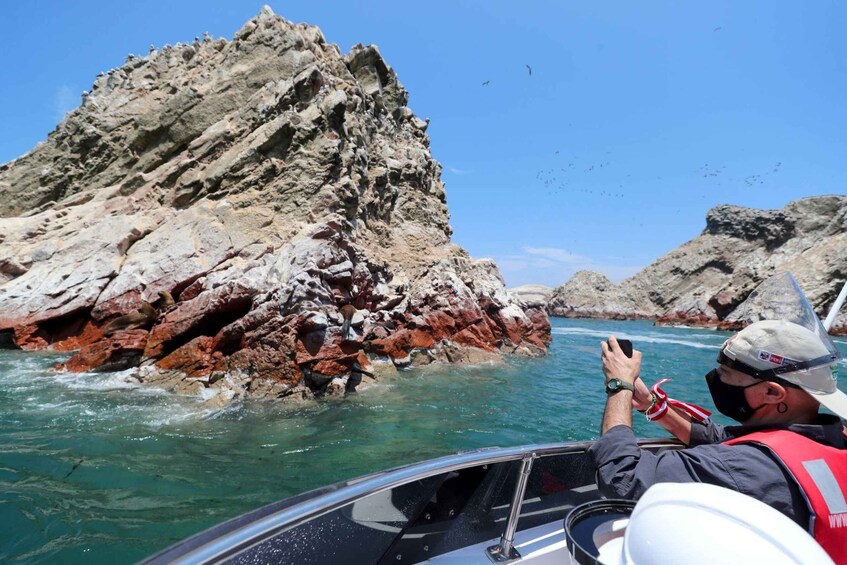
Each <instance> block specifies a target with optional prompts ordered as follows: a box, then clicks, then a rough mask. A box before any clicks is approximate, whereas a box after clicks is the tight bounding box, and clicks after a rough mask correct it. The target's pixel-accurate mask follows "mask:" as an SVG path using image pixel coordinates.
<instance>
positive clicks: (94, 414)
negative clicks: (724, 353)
mask: <svg viewBox="0 0 847 565" xmlns="http://www.w3.org/2000/svg"><path fill="white" fill-rule="evenodd" d="M552 325H553V329H552V332H553V342H552V345H551V347H550V351H549V355H547V356H546V357H543V358H539V359H526V358H510V359H507V360H506V361H505V362H504V363H499V364H487V365H480V366H472V367H468V366H462V367H459V366H429V367H423V368H416V369H409V370H404V371H401V372H400V374H399V375H398V376H396V377H392V378H389V379H386V380H382V381H380V382H378V383H375V384H370V385H369V386H367V387H366V388H364V389H362V390H360V391H359V392H357V393H355V394H352V395H348V396H346V397H344V398H331V399H326V400H320V401H315V402H309V403H305V404H286V403H268V402H259V401H248V402H243V403H238V404H233V405H231V406H229V407H227V408H225V409H219V410H211V409H207V408H205V407H204V404H203V399H202V398H199V397H185V396H175V395H173V394H170V393H167V392H165V391H162V390H158V389H154V388H149V387H142V386H138V385H130V384H127V383H126V382H125V379H124V378H123V377H124V376H123V375H122V374H120V373H84V374H68V373H57V372H55V371H54V370H53V369H52V367H53V365H55V364H56V363H58V362H60V361H62V360H64V359H65V358H66V356H67V355H66V354H64V355H59V354H54V353H24V352H18V351H0V562H4V563H63V564H64V563H86V564H96V563H109V564H114V563H134V562H136V561H138V560H140V559H143V558H145V557H147V556H149V555H151V554H153V553H155V552H156V551H158V550H160V549H163V548H165V547H167V546H169V545H171V544H173V543H175V542H177V541H179V540H181V539H183V538H185V537H187V536H189V535H192V534H194V533H197V532H199V531H202V530H204V529H206V528H208V527H210V526H212V525H214V524H216V523H218V522H221V521H223V520H226V519H228V518H231V517H233V516H237V515H239V514H241V513H244V512H246V511H248V510H251V509H254V508H256V507H259V506H262V505H265V504H268V503H271V502H274V501H276V500H279V499H282V498H285V497H288V496H291V495H294V494H297V493H300V492H303V491H306V490H309V489H313V488H316V487H319V486H323V485H326V484H330V483H334V482H337V481H341V480H345V479H350V478H353V477H357V476H359V475H363V474H366V473H371V472H373V471H377V470H380V469H384V468H388V467H394V466H397V465H402V464H407V463H413V462H417V461H421V460H424V459H428V458H432V457H437V456H441V455H446V454H450V453H454V452H458V451H463V450H471V449H477V448H482V447H491V446H512V445H520V444H528V443H546V442H558V441H574V440H590V439H595V438H597V437H598V433H599V427H600V420H601V417H602V412H603V404H604V401H605V394H604V392H603V375H602V372H601V368H600V342H601V341H602V340H604V339H606V338H607V336H609V335H615V336H617V337H620V338H625V339H629V340H631V341H632V342H633V343H634V345H635V348H636V349H639V350H641V351H642V352H643V354H644V361H643V369H642V376H643V378H644V379H645V381H646V382H647V383H648V384H650V383H652V382H654V381H656V380H658V379H660V378H672V379H673V380H672V381H671V382H670V383H668V384H667V385H666V386H665V389H666V391H667V392H668V393H669V394H670V396H672V397H675V398H679V399H684V400H687V401H690V402H694V403H697V404H700V405H702V406H704V407H706V408H708V409H712V410H713V405H712V402H711V399H710V397H709V394H708V391H707V388H706V384H705V381H704V379H703V376H704V375H705V374H706V373H707V372H708V371H709V370H710V369H711V368H713V367H714V365H715V356H716V355H717V352H718V349H719V347H720V345H721V344H722V343H723V341H724V340H725V339H726V338H727V337H728V335H729V334H727V333H722V332H715V331H710V330H704V329H694V328H671V327H655V326H653V325H652V324H651V323H650V322H647V321H625V322H624V321H594V320H564V319H553V320H552ZM837 345H838V347H839V348H840V349H841V351H842V352H843V353H845V354H847V342H845V341H844V340H843V339H839V340H837ZM844 370H845V371H847V368H845V369H844ZM841 386H843V385H841ZM635 416H636V418H635V424H634V425H635V430H636V432H637V434H638V435H640V436H643V437H664V436H665V435H666V434H664V433H663V430H662V429H661V428H659V427H658V426H657V425H655V424H651V423H649V422H647V421H646V420H645V419H644V418H643V417H641V416H640V415H639V414H635ZM716 420H718V421H719V422H722V423H729V421H728V420H726V419H725V418H723V417H722V416H720V415H717V416H716Z"/></svg>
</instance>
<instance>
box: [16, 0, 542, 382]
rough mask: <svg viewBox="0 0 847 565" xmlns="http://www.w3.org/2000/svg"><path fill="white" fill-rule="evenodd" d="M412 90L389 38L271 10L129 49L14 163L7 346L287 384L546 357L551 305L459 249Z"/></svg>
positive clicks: (178, 375) (154, 369)
mask: <svg viewBox="0 0 847 565" xmlns="http://www.w3.org/2000/svg"><path fill="white" fill-rule="evenodd" d="M407 99H408V96H407V93H406V91H405V90H404V89H403V87H402V86H401V84H400V82H399V81H398V79H397V76H396V75H395V73H394V71H393V70H392V69H391V67H389V66H388V64H387V63H386V62H385V61H384V60H383V58H382V56H381V55H380V53H379V51H378V49H377V48H376V47H375V46H369V47H364V46H362V45H357V46H355V47H353V49H352V50H351V51H350V52H349V53H347V54H346V55H342V54H341V52H340V50H339V49H338V47H337V46H335V45H333V44H329V43H327V42H326V41H325V40H324V37H323V36H322V34H321V32H320V30H319V29H318V28H316V27H311V26H308V25H305V24H296V25H295V24H292V23H290V22H288V21H286V20H284V19H283V18H281V17H279V16H277V15H275V14H273V13H272V11H271V10H270V9H269V8H263V10H262V12H261V13H260V14H259V15H258V16H257V17H256V18H254V19H252V20H250V21H248V22H247V23H246V24H245V25H244V27H242V28H241V29H240V30H239V31H238V32H237V33H236V34H235V36H234V38H233V39H232V40H231V41H227V40H224V39H212V38H210V37H208V36H207V37H204V38H203V39H196V40H195V41H194V42H193V43H191V44H177V45H175V46H167V45H166V46H164V47H162V48H159V49H153V48H151V50H150V52H149V53H148V54H146V55H144V56H133V55H130V56H128V57H127V60H126V62H125V64H124V65H123V66H122V67H121V68H118V69H112V70H111V71H109V72H108V73H104V74H101V75H99V76H98V77H97V79H96V80H95V82H94V85H93V87H92V89H91V91H90V92H86V93H83V97H82V104H81V106H80V107H79V108H77V109H76V110H74V111H72V112H71V113H70V114H68V115H67V116H66V117H65V118H64V119H63V120H62V122H61V123H60V124H59V125H58V126H57V128H56V130H55V131H53V132H52V133H51V134H50V135H49V136H48V139H47V141H46V142H44V143H41V144H39V145H38V146H36V147H35V148H34V149H33V150H32V151H30V152H29V153H27V154H26V155H24V156H22V157H20V158H18V159H16V160H14V161H12V162H10V163H7V164H5V165H2V166H0V216H2V217H0V304H2V308H0V334H2V339H0V343H6V344H13V345H15V346H17V347H21V348H25V349H40V348H48V347H49V348H53V349H55V350H77V349H78V352H77V353H76V354H75V355H74V356H73V357H72V358H71V359H70V360H69V361H68V363H67V364H66V366H65V368H66V369H68V370H74V371H83V370H91V369H100V370H114V369H124V368H128V367H136V366H139V365H140V366H141V367H142V368H143V370H139V371H136V373H135V377H136V378H139V379H141V380H146V381H157V382H160V383H162V382H164V383H166V384H167V386H169V387H171V388H176V389H179V390H183V389H187V390H191V391H195V390H199V389H203V388H214V389H215V390H216V391H217V389H221V390H224V389H225V390H226V391H227V392H226V394H228V395H230V396H232V395H234V394H239V395H240V394H247V393H253V394H257V395H263V396H280V397H281V396H287V395H292V394H294V395H298V396H301V395H302V396H309V395H311V394H315V393H322V392H326V391H333V390H344V389H349V388H351V387H353V386H354V385H355V381H356V380H357V379H361V373H359V372H358V370H359V369H364V368H366V367H367V366H368V365H369V363H370V361H372V360H374V359H377V358H387V359H391V360H393V362H394V363H393V364H394V365H398V366H403V365H405V364H408V363H411V362H412V354H415V362H417V363H420V362H429V361H433V360H444V361H452V362H460V361H463V360H465V361H468V360H470V361H478V360H480V359H483V358H486V356H488V355H492V354H497V353H499V352H508V353H523V354H539V353H543V352H544V351H545V349H546V346H547V344H548V343H549V340H550V331H549V323H548V321H547V317H546V314H545V313H544V311H543V309H542V308H532V307H527V306H525V305H524V304H523V303H522V302H521V301H520V300H518V299H513V298H511V297H510V296H509V295H508V294H507V292H506V290H505V288H504V284H503V281H502V279H501V277H500V274H499V271H498V269H497V267H496V265H494V264H493V263H492V262H490V261H488V260H473V259H472V258H470V257H469V256H468V255H467V253H466V252H465V251H463V250H462V249H461V248H459V247H458V246H456V245H454V244H453V243H451V241H450V236H451V229H450V227H449V214H448V210H447V205H446V197H445V192H444V186H443V184H442V182H441V180H440V173H441V167H440V165H439V164H438V163H437V162H435V161H434V160H433V159H432V157H431V155H430V152H429V139H428V136H427V134H426V129H427V122H426V121H425V120H421V119H420V118H418V117H416V116H415V115H414V114H413V113H412V111H411V110H410V109H409V108H408V107H407ZM421 352H423V353H421ZM351 371H352V373H351ZM351 375H352V376H351ZM357 375H358V377H357ZM351 379H352V380H351ZM218 383H227V386H226V387H223V385H222V384H218ZM222 387H223V388H222Z"/></svg>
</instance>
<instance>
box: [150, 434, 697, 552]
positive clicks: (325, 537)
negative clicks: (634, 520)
mask: <svg viewBox="0 0 847 565" xmlns="http://www.w3.org/2000/svg"><path fill="white" fill-rule="evenodd" d="M591 444H592V442H571V443H551V444H544V445H527V446H521V447H504V448H488V449H481V450H475V451H469V452H465V453H459V454H455V455H450V456H447V457H441V458H437V459H432V460H428V461H424V462H421V463H415V464H411V465H406V466H402V467H398V468H396V469H392V470H388V471H382V472H378V473H374V474H371V475H367V476H364V477H360V478H357V479H353V480H350V481H343V482H340V483H336V484H334V485H330V486H327V487H323V488H320V489H316V490H313V491H310V492H306V493H303V494H300V495H297V496H293V497H291V498H287V499H285V500H282V501H279V502H276V503H273V504H270V505H268V506H264V507H262V508H259V509H257V510H254V511H252V512H249V513H247V514H244V515H242V516H239V517H237V518H234V519H232V520H229V521H227V522H224V523H222V524H219V525H217V526H214V527H212V528H210V529H209V530H206V531H204V532H201V533H199V534H197V535H195V536H193V537H190V538H188V539H186V540H184V541H182V542H180V543H178V544H176V545H174V546H172V547H170V548H168V549H165V550H164V551H161V552H159V553H157V554H156V555H154V556H152V557H150V558H149V559H147V560H146V561H144V562H143V563H144V564H146V565H162V564H165V563H180V564H199V563H395V564H396V563H420V562H423V561H429V562H432V563H484V564H489V565H490V564H491V563H492V562H493V563H507V562H513V561H517V560H520V561H521V562H527V563H539V564H543V563H559V564H561V563H570V562H572V561H571V555H570V553H569V551H568V548H567V543H566V539H565V534H564V520H565V518H566V517H567V515H568V514H569V512H570V511H571V510H573V509H574V508H575V507H577V506H580V505H582V504H585V503H587V502H593V501H599V500H602V497H601V495H600V493H599V491H598V489H597V484H596V482H595V476H594V466H593V464H592V463H591V461H590V460H589V457H588V454H587V450H588V448H589V447H590V446H591ZM640 445H641V447H642V448H644V449H650V450H654V451H655V450H660V449H679V448H681V447H682V444H681V443H679V442H678V441H676V440H672V439H647V440H642V441H640Z"/></svg>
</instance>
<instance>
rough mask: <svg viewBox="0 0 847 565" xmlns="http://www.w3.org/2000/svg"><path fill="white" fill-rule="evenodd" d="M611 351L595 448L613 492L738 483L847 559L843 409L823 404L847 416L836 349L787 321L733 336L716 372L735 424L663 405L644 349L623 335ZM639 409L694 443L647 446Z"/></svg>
mask: <svg viewBox="0 0 847 565" xmlns="http://www.w3.org/2000/svg"><path fill="white" fill-rule="evenodd" d="M827 340H828V339H827ZM830 343H831V342H830ZM601 349H602V362H603V374H604V375H605V378H606V390H607V393H608V397H607V401H606V409H605V412H604V415H603V424H602V437H601V438H600V439H599V440H598V441H597V442H596V443H595V444H594V445H593V446H592V447H591V449H590V450H589V455H590V456H591V458H592V460H593V462H594V464H595V466H596V468H597V476H598V483H599V486H600V489H601V492H602V493H603V494H604V495H606V496H608V497H615V498H627V499H637V498H638V497H640V496H641V495H642V494H643V493H644V491H646V490H647V488H649V487H650V486H652V485H653V484H655V483H660V482H704V483H710V484H714V485H718V486H723V487H727V488H731V489H734V490H737V491H739V492H742V493H744V494H747V495H750V496H753V497H755V498H757V499H759V500H761V501H763V502H765V503H767V504H769V505H771V506H773V507H774V508H776V509H777V510H780V511H781V512H783V513H784V514H786V515H787V516H789V517H790V518H792V519H793V520H794V521H796V522H797V523H798V524H800V525H801V526H803V527H804V528H807V530H808V531H809V532H810V533H812V534H813V535H814V536H815V539H816V540H817V541H818V543H820V544H821V545H822V546H823V548H824V549H825V550H826V551H827V552H828V553H829V554H830V556H831V557H832V558H833V559H834V560H835V561H836V562H837V563H841V562H847V502H845V498H847V441H845V436H844V428H843V425H842V422H841V420H840V419H839V418H838V417H837V416H832V415H826V414H819V413H818V409H819V406H820V405H821V404H822V405H824V406H825V407H827V408H828V409H829V410H831V411H832V412H834V413H835V414H837V415H838V416H840V417H843V418H847V395H845V394H844V393H842V392H840V391H839V390H838V388H837V387H836V380H835V379H836V371H835V367H836V365H835V363H836V362H837V360H838V358H839V355H838V354H837V352H836V351H835V350H834V347H832V348H829V347H827V346H826V345H824V343H823V341H822V340H821V338H819V337H818V335H816V334H815V333H814V332H812V331H811V330H808V329H806V328H804V327H802V326H800V325H797V324H794V323H791V322H786V321H781V320H780V321H774V320H767V321H761V322H756V323H754V324H751V325H750V326H748V327H746V328H745V329H743V330H742V331H740V332H739V333H737V334H736V335H734V336H733V337H732V338H730V339H729V340H727V342H726V343H725V344H724V346H723V347H722V348H721V351H720V353H719V355H718V363H719V365H718V368H717V369H714V370H712V371H710V372H709V374H708V375H706V382H707V384H708V386H709V390H710V392H711V394H712V398H713V400H714V402H715V406H716V407H717V409H718V410H719V411H720V412H721V413H723V414H725V415H727V416H729V417H730V418H733V419H736V420H738V421H740V422H741V423H742V424H744V425H742V426H731V427H726V428H724V427H721V426H719V425H716V424H714V423H712V422H711V420H708V419H705V420H704V421H702V422H700V421H697V420H696V419H692V418H691V417H689V416H688V415H687V414H686V413H685V412H683V411H682V410H676V409H674V408H670V409H668V407H667V406H658V407H657V398H656V396H655V395H651V392H650V391H649V390H648V389H647V387H646V385H644V383H643V382H642V381H641V380H640V379H639V374H640V371H641V352H639V351H635V352H634V354H633V357H632V359H630V358H628V357H626V356H625V355H624V354H623V352H622V351H621V349H620V346H619V345H618V343H617V340H615V338H613V337H612V338H609V342H608V343H606V342H604V343H603V344H601ZM661 402H663V401H662V400H661V399H659V404H661ZM633 408H635V409H639V410H646V411H647V414H648V418H649V416H650V414H651V413H652V414H657V413H659V412H662V417H661V418H653V419H654V420H656V421H658V423H660V424H661V425H662V426H663V427H665V428H666V429H667V430H668V431H670V432H671V433H673V434H674V435H675V436H676V437H677V438H679V439H680V440H681V441H682V442H683V443H685V444H687V445H688V446H689V447H688V448H687V449H681V450H666V451H664V452H661V453H658V454H656V453H651V452H648V451H641V450H640V449H639V448H638V447H637V446H636V441H635V436H634V434H633V431H632V427H631V426H632V409H633Z"/></svg>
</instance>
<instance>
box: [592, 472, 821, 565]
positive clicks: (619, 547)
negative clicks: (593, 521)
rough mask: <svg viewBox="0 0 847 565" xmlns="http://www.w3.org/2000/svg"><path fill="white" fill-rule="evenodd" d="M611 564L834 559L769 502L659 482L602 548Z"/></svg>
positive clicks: (776, 563)
mask: <svg viewBox="0 0 847 565" xmlns="http://www.w3.org/2000/svg"><path fill="white" fill-rule="evenodd" d="M599 552H600V553H599V556H598V561H599V562H600V563H605V564H607V565H660V564H661V565H664V564H667V563H685V564H686V565H701V564H702V565H706V564H708V565H712V564H714V563H721V564H727V565H736V564H737V565H746V564H748V563H767V564H768V565H787V564H795V565H799V564H804V565H808V564H812V563H827V564H829V563H832V559H830V558H829V556H828V555H827V554H826V552H825V551H824V550H823V548H822V547H821V546H820V545H818V543H817V542H816V541H815V540H814V538H812V536H810V535H809V534H808V533H807V532H806V531H805V530H803V528H801V527H800V526H798V525H797V524H796V523H794V522H793V521H792V520H791V519H790V518H788V517H787V516H785V515H783V514H782V513H780V512H779V511H777V510H775V509H774V508H771V507H770V506H768V505H767V504H765V503H763V502H761V501H759V500H756V499H755V498H752V497H749V496H746V495H743V494H741V493H739V492H736V491H733V490H729V489H726V488H723V487H718V486H715V485H710V484H706V483H659V484H656V485H653V486H652V487H650V488H649V489H648V490H647V492H646V493H644V496H642V497H641V500H639V501H638V504H636V505H635V510H633V512H632V515H631V516H630V519H629V523H628V524H627V525H626V530H625V533H624V535H623V537H620V536H618V537H614V538H612V539H609V540H608V541H606V543H605V544H603V545H601V546H600V548H599Z"/></svg>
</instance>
